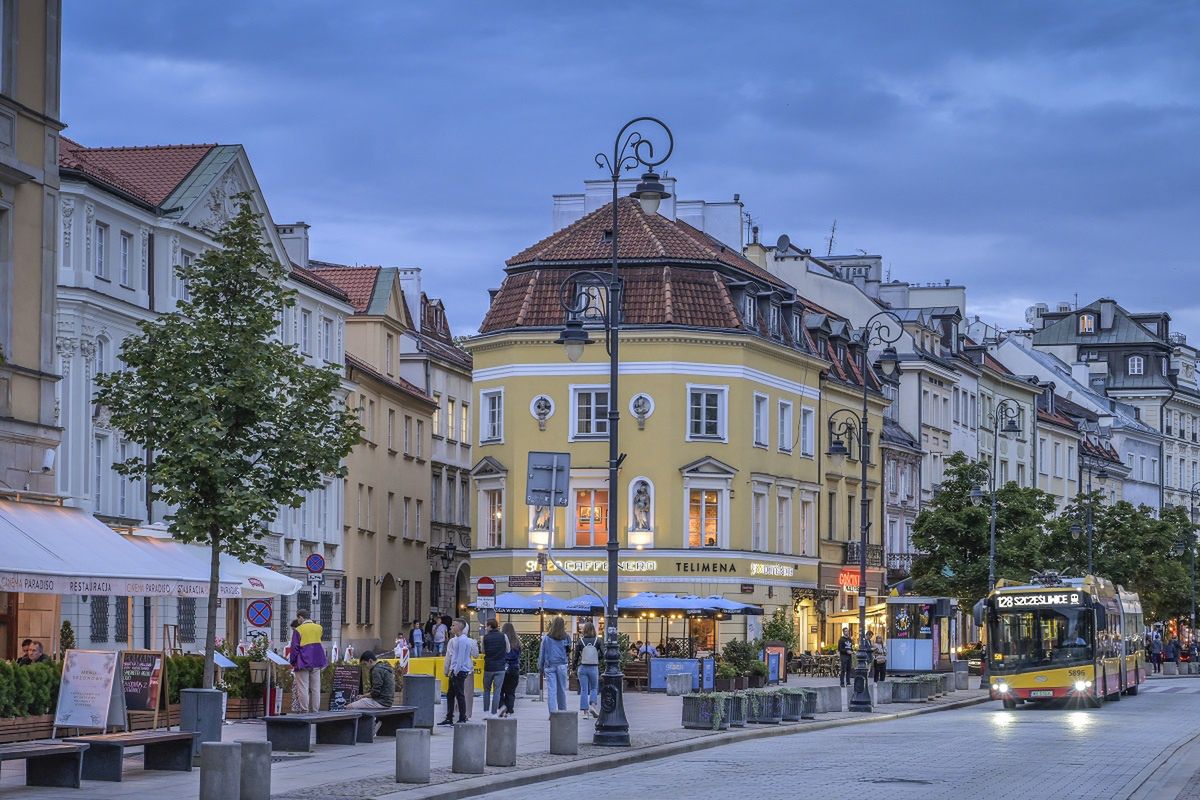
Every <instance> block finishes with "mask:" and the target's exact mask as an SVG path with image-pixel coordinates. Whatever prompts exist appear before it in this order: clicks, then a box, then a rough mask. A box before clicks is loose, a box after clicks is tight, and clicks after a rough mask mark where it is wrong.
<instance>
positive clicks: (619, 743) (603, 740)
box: [556, 117, 675, 747]
mask: <svg viewBox="0 0 1200 800" xmlns="http://www.w3.org/2000/svg"><path fill="white" fill-rule="evenodd" d="M639 123H650V124H652V125H655V126H658V127H660V128H662V130H663V132H664V133H665V134H666V139H667V146H666V150H665V152H662V157H661V158H655V148H654V144H653V143H652V142H651V141H650V140H649V139H647V138H645V137H644V136H642V134H641V133H639V132H638V131H636V130H633V127H634V126H635V125H638V124H639ZM674 149H675V137H674V136H673V135H672V134H671V129H670V128H668V127H667V126H666V124H665V123H663V122H662V120H659V119H655V118H654V117H637V118H636V119H633V120H630V121H629V122H627V123H626V124H625V125H624V127H622V128H621V130H620V131H619V132H618V133H617V138H616V139H615V140H614V142H613V151H612V157H611V158H610V157H609V156H608V155H607V154H605V153H597V154H596V164H597V166H599V167H600V168H601V169H607V170H608V174H609V177H610V178H611V179H612V267H611V269H610V270H609V271H608V272H607V273H603V272H597V271H594V270H580V271H578V272H575V273H573V274H571V275H569V276H568V277H567V279H566V280H564V281H563V282H562V286H561V287H560V291H561V295H562V296H561V299H560V304H561V305H562V307H563V310H564V311H565V312H566V315H567V319H566V324H565V325H564V326H563V329H562V332H561V333H560V334H559V337H558V339H557V340H556V341H557V343H558V344H561V345H563V346H564V347H565V348H566V351H567V358H568V359H570V360H571V361H578V360H579V359H580V358H581V357H582V356H583V352H584V348H585V347H586V346H587V345H589V344H591V343H592V340H591V337H590V336H589V335H588V332H587V329H586V328H584V321H585V320H602V321H603V324H604V348H605V350H606V351H607V352H608V487H609V492H608V502H609V512H608V517H609V520H619V519H620V518H621V515H620V514H619V513H618V511H617V507H618V502H619V498H620V492H619V491H618V486H619V482H618V473H619V470H620V466H621V460H622V458H623V457H622V456H621V454H620V449H619V447H618V431H617V426H618V423H619V421H620V413H619V412H618V410H617V409H619V408H620V407H621V406H620V403H619V402H618V398H617V388H618V380H617V377H618V366H619V364H620V359H619V357H618V352H617V348H618V340H619V338H620V328H621V290H622V281H621V275H620V272H619V266H620V262H619V261H618V258H617V244H618V237H619V222H620V214H619V204H618V200H619V199H620V198H619V197H618V184H619V182H620V179H621V173H622V172H624V171H627V170H631V169H634V168H636V167H638V166H639V165H641V166H642V167H645V172H644V173H643V174H642V179H641V181H640V182H639V183H638V185H637V189H636V190H635V191H634V192H633V193H632V194H631V195H630V196H631V197H633V198H635V199H636V200H637V201H638V203H639V204H640V205H641V209H642V213H644V214H647V215H649V214H656V213H658V207H659V204H660V203H661V202H662V201H663V200H665V199H667V198H668V197H670V196H671V195H670V193H668V192H667V190H666V187H665V186H663V184H662V180H661V179H660V177H659V175H658V173H656V172H655V171H654V170H655V167H657V166H659V165H660V164H662V163H663V162H665V161H666V160H667V159H668V158H670V157H671V153H672V152H673V151H674ZM589 312H590V313H589ZM618 527H619V526H618V525H615V524H610V525H609V526H608V544H607V548H606V549H607V551H608V597H607V599H606V605H607V608H606V609H605V625H604V674H603V675H602V676H601V677H600V718H599V719H598V720H596V731H595V734H594V735H593V737H592V743H593V744H597V745H603V746H608V747H628V746H629V720H628V719H627V718H626V716H625V701H624V697H623V684H624V682H625V676H624V675H623V674H622V673H621V652H620V645H619V643H618V639H617V562H618V556H619V555H620V551H621V542H620V539H619V538H618V536H617V529H618Z"/></svg>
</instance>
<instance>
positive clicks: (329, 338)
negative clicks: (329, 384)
mask: <svg viewBox="0 0 1200 800" xmlns="http://www.w3.org/2000/svg"><path fill="white" fill-rule="evenodd" d="M333 345H334V342H333V320H331V319H330V318H329V317H321V356H322V358H324V359H325V360H326V361H327V362H329V363H331V364H332V363H334V361H335V359H334V357H333V351H334V346H333Z"/></svg>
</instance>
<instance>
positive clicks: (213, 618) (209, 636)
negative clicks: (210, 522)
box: [204, 526, 221, 689]
mask: <svg viewBox="0 0 1200 800" xmlns="http://www.w3.org/2000/svg"><path fill="white" fill-rule="evenodd" d="M208 534H209V539H210V541H211V543H212V544H211V550H212V561H211V562H210V564H209V573H208V625H207V630H206V631H205V632H204V688H205V689H211V688H213V679H214V677H215V673H216V666H215V665H214V664H213V654H214V653H215V652H216V651H217V601H218V600H219V599H220V589H221V531H220V530H218V529H217V528H216V526H214V527H212V528H211V529H209V532H208Z"/></svg>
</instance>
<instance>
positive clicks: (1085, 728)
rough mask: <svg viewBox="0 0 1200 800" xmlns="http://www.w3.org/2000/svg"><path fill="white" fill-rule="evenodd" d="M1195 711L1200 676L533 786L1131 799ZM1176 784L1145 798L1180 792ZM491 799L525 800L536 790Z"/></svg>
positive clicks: (1168, 798) (584, 793)
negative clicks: (1103, 696)
mask: <svg viewBox="0 0 1200 800" xmlns="http://www.w3.org/2000/svg"><path fill="white" fill-rule="evenodd" d="M1198 719H1200V678H1179V679H1174V680H1161V681H1154V682H1151V683H1150V684H1149V685H1147V686H1144V687H1143V690H1142V693H1141V694H1140V695H1139V696H1137V697H1125V698H1123V699H1122V700H1121V701H1120V702H1116V703H1107V704H1105V706H1104V707H1103V708H1101V709H1095V710H1092V709H1075V708H1032V707H1030V708H1024V707H1020V708H1018V709H1016V710H1014V711H1005V710H1003V709H1002V708H1001V707H1000V704H999V703H998V702H992V703H986V704H983V705H979V706H974V707H971V708H967V709H961V710H958V711H947V712H944V713H937V714H927V715H921V716H917V717H912V718H908V719H902V720H895V721H891V722H882V723H877V724H870V725H856V726H851V727H847V728H840V729H836V730H829V731H822V732H814V733H808V734H800V735H793V736H782V737H779V738H773V739H769V740H765V741H756V742H746V743H743V744H736V745H730V746H727V747H720V748H716V749H713V750H706V751H702V752H697V753H695V754H691V755H686V756H680V757H677V758H675V759H663V760H658V761H650V762H646V763H643V764H638V765H635V766H631V767H626V768H623V769H621V770H620V771H619V772H617V773H600V774H592V775H583V776H579V777H569V778H564V779H561V780H557V781H554V782H552V783H544V784H540V785H539V786H538V787H537V794H538V795H539V796H543V797H553V798H554V800H576V799H578V800H595V798H596V797H598V796H603V795H604V794H605V793H606V792H607V791H609V790H610V789H612V788H614V787H620V788H621V790H622V792H621V793H622V794H623V795H625V796H631V795H634V794H636V796H638V797H653V798H664V799H668V798H669V799H673V798H687V799H688V800H730V798H742V797H811V798H819V799H820V800H837V799H838V798H851V799H852V800H864V798H867V799H870V798H886V800H907V798H913V800H938V799H939V798H956V800H964V799H965V798H977V797H985V798H988V800H1001V799H1002V798H1019V800H1032V799H1033V798H1054V800H1067V799H1068V798H1088V800H1101V799H1102V798H1114V799H1115V798H1120V799H1121V800H1124V799H1125V798H1128V797H1130V796H1131V795H1132V794H1133V793H1134V792H1135V791H1139V789H1140V792H1141V794H1146V793H1147V792H1148V791H1149V790H1151V789H1152V788H1153V787H1154V785H1155V781H1156V780H1157V779H1158V776H1159V775H1161V774H1162V773H1161V771H1158V772H1157V773H1156V772H1155V768H1156V767H1157V766H1158V765H1159V764H1161V763H1162V761H1163V760H1164V759H1170V757H1171V755H1172V754H1174V753H1175V752H1176V750H1177V749H1179V748H1180V746H1181V745H1183V744H1185V743H1187V742H1188V741H1189V740H1190V739H1191V738H1192V737H1194V736H1197V734H1198V733H1200V726H1198V725H1197V722H1196V721H1197V720H1198ZM1183 757H1184V754H1183V753H1182V751H1181V753H1180V754H1179V755H1177V756H1176V758H1177V759H1178V758H1183ZM1172 763H1174V762H1172ZM1195 767H1200V764H1196V765H1195ZM1195 767H1190V766H1189V767H1188V769H1189V771H1190V770H1191V769H1194V768H1195ZM606 787H607V788H606ZM1179 788H1180V787H1176V788H1174V789H1172V790H1171V791H1169V792H1166V793H1164V792H1157V791H1155V792H1150V796H1154V797H1160V798H1162V800H1175V798H1176V797H1177V796H1179ZM1164 794H1165V796H1164ZM486 796H487V797H488V798H489V800H527V798H528V797H529V796H530V792H529V790H528V789H525V790H515V791H507V792H497V793H494V794H489V795H486Z"/></svg>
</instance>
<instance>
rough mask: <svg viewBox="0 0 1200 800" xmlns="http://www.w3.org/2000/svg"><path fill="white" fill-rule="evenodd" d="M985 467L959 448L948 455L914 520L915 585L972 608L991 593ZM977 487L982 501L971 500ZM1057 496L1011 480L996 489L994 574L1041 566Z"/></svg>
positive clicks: (1024, 574) (1024, 576) (1023, 573)
mask: <svg viewBox="0 0 1200 800" xmlns="http://www.w3.org/2000/svg"><path fill="white" fill-rule="evenodd" d="M988 486H989V479H988V470H987V467H986V466H985V465H984V464H982V463H981V462H978V461H972V460H971V459H969V458H967V456H965V455H964V454H962V453H961V452H960V453H955V454H954V455H952V456H950V457H949V458H948V459H947V460H946V470H945V475H944V477H943V479H942V482H941V485H940V488H939V490H938V493H937V496H936V497H935V498H934V499H933V501H932V502H931V503H929V504H928V505H927V506H926V507H925V508H924V509H923V510H922V511H921V514H920V516H918V517H917V520H916V523H915V524H914V525H913V544H914V545H915V546H916V548H917V549H918V550H919V551H921V552H922V553H923V555H922V556H921V557H920V558H918V559H915V560H914V561H913V588H914V589H915V590H916V591H917V592H918V593H920V594H925V595H934V596H943V597H957V598H958V601H959V607H960V608H969V607H970V606H972V605H974V604H975V602H976V601H977V600H979V599H980V598H982V597H984V596H986V595H987V593H988V591H989V589H990V587H989V586H988V552H989V527H988V521H989V515H990V513H991V506H990V504H991V496H990V492H989V491H988ZM975 487H979V488H980V489H981V490H982V492H983V502H981V503H980V504H979V505H975V504H974V503H972V502H971V490H972V489H974V488H975ZM1053 510H1054V499H1053V498H1052V497H1051V496H1050V495H1048V494H1046V493H1045V492H1043V491H1042V490H1040V489H1034V488H1030V487H1024V486H1018V485H1017V484H1016V483H1015V482H1009V483H1007V484H1005V485H1003V486H1001V487H999V488H997V490H996V578H997V579H1000V578H1009V579H1012V580H1028V579H1029V577H1030V575H1032V574H1033V573H1035V572H1038V571H1040V570H1041V569H1042V568H1043V565H1044V561H1045V556H1044V553H1043V550H1044V547H1045V544H1046V541H1047V533H1046V531H1045V529H1044V523H1045V519H1046V515H1047V514H1049V513H1051V512H1052V511H1053Z"/></svg>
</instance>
